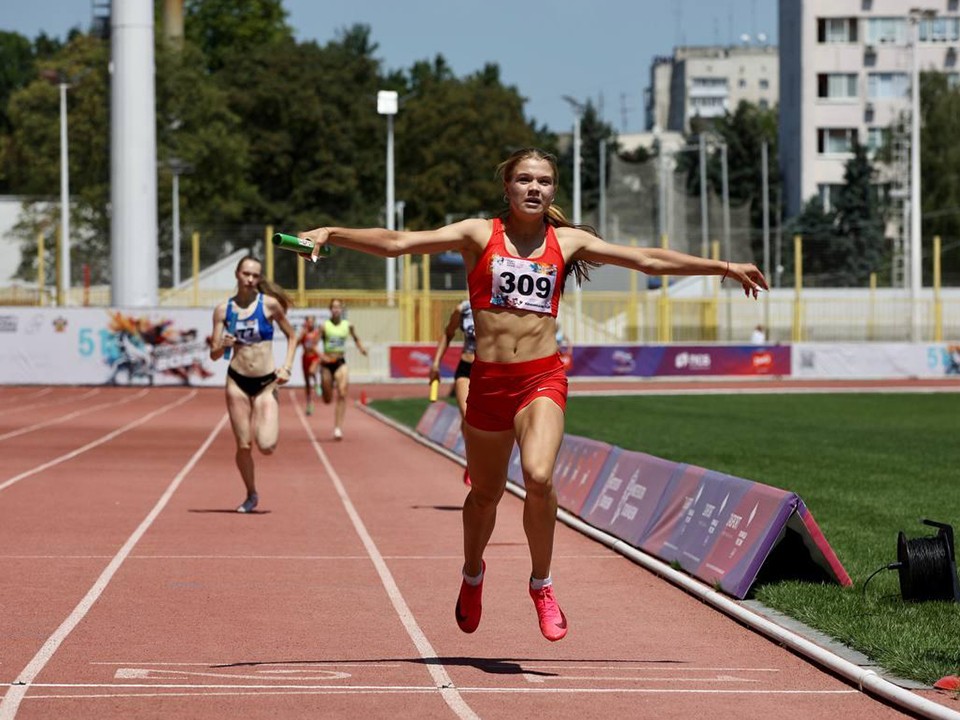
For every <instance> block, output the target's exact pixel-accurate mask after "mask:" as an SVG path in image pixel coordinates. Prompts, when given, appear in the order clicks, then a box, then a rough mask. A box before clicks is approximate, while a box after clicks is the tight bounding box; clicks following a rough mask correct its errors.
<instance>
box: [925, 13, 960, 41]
mask: <svg viewBox="0 0 960 720" xmlns="http://www.w3.org/2000/svg"><path fill="white" fill-rule="evenodd" d="M957 40H960V18H955V17H952V18H951V17H944V18H940V17H938V18H927V19H924V20H921V21H920V42H942V43H945V42H957Z"/></svg>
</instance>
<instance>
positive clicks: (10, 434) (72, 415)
mask: <svg viewBox="0 0 960 720" xmlns="http://www.w3.org/2000/svg"><path fill="white" fill-rule="evenodd" d="M148 392H149V390H141V391H140V392H138V393H137V394H136V395H130V396H128V397H125V398H123V399H122V400H113V401H111V402H105V403H100V404H99V405H91V406H90V407H85V408H83V409H81V410H74V411H73V412H72V413H68V414H66V415H61V416H60V417H58V418H53V419H51V420H45V421H44V422H39V423H36V424H34V425H28V426H27V427H25V428H20V429H19V430H12V431H11V432H8V433H6V434H4V435H0V441H3V440H8V439H9V438H12V437H16V436H17V435H24V434H26V433H28V432H33V431H34V430H39V429H40V428H45V427H49V426H50V425H57V424H58V423H62V422H66V421H67V420H72V419H73V418H75V417H80V416H81V415H86V414H87V413H92V412H96V411H97V410H101V409H102V408H105V407H116V406H117V405H124V404H126V403H128V402H130V401H132V400H139V399H140V398H142V397H143V396H144V395H146V394H147V393H148ZM78 399H79V398H78Z"/></svg>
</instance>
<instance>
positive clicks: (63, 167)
mask: <svg viewBox="0 0 960 720" xmlns="http://www.w3.org/2000/svg"><path fill="white" fill-rule="evenodd" d="M58 85H59V86H60V228H61V230H60V287H61V288H62V291H63V297H62V299H61V304H62V305H69V304H70V152H69V148H68V145H67V143H68V142H69V141H68V139H67V135H68V133H67V89H68V88H69V87H70V85H69V84H68V83H66V82H63V81H61V82H60V83H58Z"/></svg>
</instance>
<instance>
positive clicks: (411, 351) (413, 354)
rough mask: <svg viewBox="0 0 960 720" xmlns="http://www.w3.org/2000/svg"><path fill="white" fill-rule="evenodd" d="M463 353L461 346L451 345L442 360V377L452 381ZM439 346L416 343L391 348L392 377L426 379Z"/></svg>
mask: <svg viewBox="0 0 960 720" xmlns="http://www.w3.org/2000/svg"><path fill="white" fill-rule="evenodd" d="M462 351H463V348H462V346H460V345H451V346H450V347H448V348H447V351H446V352H445V353H444V354H443V357H442V358H441V359H440V377H441V378H442V379H445V380H452V379H453V375H454V373H455V372H456V370H457V365H458V364H459V362H460V354H461V352H462ZM436 352H437V344H436V343H432V344H429V345H428V344H425V343H414V344H404V345H391V346H390V377H391V378H418V379H426V378H428V377H429V376H430V368H431V366H432V365H433V356H434V355H435V354H436Z"/></svg>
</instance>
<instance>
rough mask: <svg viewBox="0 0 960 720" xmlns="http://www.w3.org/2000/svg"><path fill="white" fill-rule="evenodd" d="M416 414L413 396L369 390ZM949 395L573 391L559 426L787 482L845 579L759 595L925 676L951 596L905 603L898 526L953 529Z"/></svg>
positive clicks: (947, 645)
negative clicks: (586, 394) (936, 524)
mask: <svg viewBox="0 0 960 720" xmlns="http://www.w3.org/2000/svg"><path fill="white" fill-rule="evenodd" d="M374 405H375V407H376V408H377V409H378V410H380V411H381V412H383V413H385V414H387V415H390V416H391V417H393V418H395V419H397V420H399V421H400V422H403V423H405V424H407V425H411V426H413V425H416V423H417V421H418V420H419V419H420V417H421V415H422V414H423V411H424V409H425V408H426V405H427V402H426V400H423V399H412V400H397V401H380V402H377V403H374ZM958 410H960V402H958V398H957V396H956V395H952V394H943V395H936V394H929V395H926V394H822V395H821V394H809V395H745V394H743V395H697V396H691V395H682V396H642V397H623V396H620V397H605V398H600V397H590V398H578V397H572V398H570V400H569V403H568V406H567V425H566V431H567V432H568V433H570V434H572V435H580V436H583V437H590V438H594V439H596V440H603V441H605V442H608V443H610V444H612V445H618V446H620V447H622V448H626V449H629V450H639V451H643V452H646V453H650V454H651V455H656V456H658V457H661V458H665V459H668V460H673V461H675V462H685V463H690V464H693V465H699V466H701V467H705V468H709V469H711V470H719V471H721V472H725V473H729V474H730V475H735V476H737V477H741V478H746V479H748V480H753V481H756V482H760V483H764V484H765V485H772V486H774V487H779V488H783V489H785V490H791V491H793V492H796V493H797V494H798V495H800V497H801V498H803V500H804V502H805V503H806V504H807V506H808V507H809V508H810V510H811V511H812V512H813V514H814V517H816V519H817V522H818V523H819V525H820V527H821V529H822V530H823V532H824V534H825V535H826V538H827V540H828V541H829V542H830V544H831V546H832V547H833V549H834V550H835V551H836V553H837V555H838V556H839V558H840V561H841V562H842V563H843V565H844V567H845V568H846V570H847V572H848V573H849V574H850V577H851V578H852V579H853V581H854V586H853V588H841V587H839V586H836V585H819V584H812V583H802V582H778V583H773V584H769V585H764V586H760V587H757V588H755V591H754V593H755V597H756V598H757V599H758V600H760V601H761V602H763V603H765V604H766V605H768V606H770V607H773V608H776V609H778V610H780V611H782V612H784V613H786V614H788V615H791V616H792V617H795V618H797V619H798V620H801V621H802V622H805V623H807V624H808V625H810V626H812V627H815V628H818V629H820V630H822V631H824V632H826V633H828V634H829V635H831V636H832V637H834V638H836V639H837V640H839V641H840V642H843V643H845V644H846V645H848V646H850V647H853V648H856V649H857V650H860V651H861V652H863V653H864V654H866V655H868V656H869V657H870V658H872V659H873V660H874V661H876V662H878V663H879V664H880V665H881V666H883V667H885V668H886V669H887V670H889V671H891V672H893V673H895V674H897V675H900V676H903V677H908V678H912V679H914V680H919V681H921V682H925V683H933V682H934V681H936V680H937V679H938V678H940V677H942V676H944V675H956V674H958V673H960V632H958V631H957V630H958V628H960V604H958V603H942V602H925V603H904V602H903V601H902V600H901V598H900V587H899V583H898V577H897V573H896V571H889V572H882V573H880V574H879V575H877V577H875V578H874V579H873V580H872V581H871V582H870V584H869V586H868V587H867V590H866V593H864V590H863V583H864V581H865V580H866V578H867V576H868V575H869V574H870V573H871V572H873V571H874V570H876V569H877V568H879V567H881V566H884V565H886V564H888V563H891V562H894V561H896V559H897V552H896V540H897V533H898V531H900V530H903V531H904V532H905V533H906V535H907V537H908V538H915V537H926V536H930V535H933V534H934V533H935V530H934V528H930V527H927V526H926V525H921V524H920V522H919V519H920V518H930V519H932V520H937V521H940V522H946V523H949V524H951V525H953V526H954V529H955V530H956V531H957V532H958V534H960V437H958V434H960V433H958V431H960V412H958Z"/></svg>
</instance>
